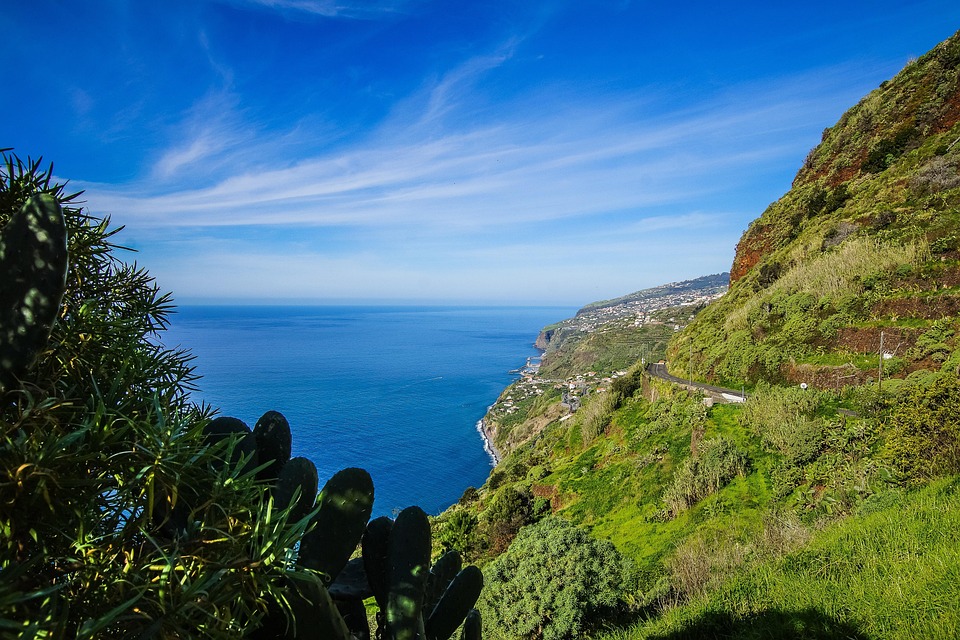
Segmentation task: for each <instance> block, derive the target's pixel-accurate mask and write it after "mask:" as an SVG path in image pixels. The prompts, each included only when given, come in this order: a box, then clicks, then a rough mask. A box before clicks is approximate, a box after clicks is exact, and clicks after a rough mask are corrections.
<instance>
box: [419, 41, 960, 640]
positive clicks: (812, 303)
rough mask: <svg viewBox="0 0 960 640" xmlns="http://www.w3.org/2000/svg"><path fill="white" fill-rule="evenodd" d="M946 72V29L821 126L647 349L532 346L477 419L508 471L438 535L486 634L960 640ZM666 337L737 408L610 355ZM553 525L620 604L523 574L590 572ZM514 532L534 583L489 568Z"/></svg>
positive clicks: (954, 275) (953, 200)
mask: <svg viewBox="0 0 960 640" xmlns="http://www.w3.org/2000/svg"><path fill="white" fill-rule="evenodd" d="M958 66H960V34H958V36H955V37H954V38H952V39H950V40H948V41H947V42H945V43H943V44H941V45H940V46H938V47H937V48H936V49H934V50H933V51H932V52H931V53H929V54H928V55H926V56H924V57H922V58H920V59H919V60H917V61H915V62H913V63H911V64H910V65H909V66H908V67H907V68H906V69H904V70H903V72H902V73H901V74H899V75H898V76H897V77H896V78H895V79H893V80H891V81H890V82H887V83H884V85H883V86H882V87H881V88H879V89H878V90H877V91H875V92H874V93H872V94H870V95H869V96H867V97H866V98H865V99H864V100H863V101H862V102H861V103H860V104H858V105H857V106H855V107H854V108H853V109H851V111H850V112H848V113H847V114H846V115H844V117H843V118H841V120H840V122H839V123H838V124H837V125H836V126H834V127H833V128H831V129H828V130H827V131H825V133H824V138H823V142H822V143H821V144H820V145H819V146H818V147H817V148H816V149H815V150H813V151H812V152H811V153H810V156H809V157H808V158H807V160H806V162H805V163H804V166H803V168H802V169H801V170H800V172H799V173H798V175H797V178H796V180H795V183H794V186H793V188H792V189H791V191H790V192H788V193H787V194H785V195H784V196H783V197H782V198H781V199H780V200H778V201H777V202H775V203H773V204H772V205H771V206H770V207H769V208H768V209H767V211H765V212H764V213H763V215H762V216H761V217H760V218H759V219H758V220H757V221H755V222H754V223H753V224H752V225H751V226H750V228H749V229H748V230H747V232H746V233H745V234H744V237H743V239H742V240H741V241H740V244H739V246H738V250H737V257H736V260H735V263H734V265H733V268H732V270H731V280H732V284H731V287H730V290H729V292H728V293H726V294H725V295H723V296H722V297H720V298H719V299H717V300H716V301H714V302H712V303H710V304H708V305H706V306H705V307H704V306H694V307H688V308H684V309H674V310H669V311H664V312H663V313H666V314H668V315H670V317H673V318H674V321H673V322H671V323H669V324H665V325H661V326H660V327H661V329H666V330H667V331H665V332H664V333H662V334H656V335H653V334H651V333H650V332H651V329H652V327H651V325H648V324H641V323H638V324H636V325H631V324H630V323H626V322H624V319H623V318H615V319H614V318H610V319H604V318H602V317H600V316H595V317H594V320H591V322H593V323H594V324H593V326H592V329H591V331H590V332H588V333H583V334H582V335H579V334H577V333H576V332H574V331H572V330H570V329H569V327H570V326H573V325H572V324H571V323H572V321H573V320H576V319H571V321H565V323H567V324H565V323H558V325H555V326H552V327H549V328H548V329H547V330H546V331H545V334H542V335H541V339H544V338H546V342H547V344H546V346H547V347H548V352H547V357H546V359H545V362H544V365H543V367H542V368H541V370H540V371H539V372H537V373H536V374H532V375H528V376H527V378H526V379H525V380H523V381H521V382H519V383H517V384H516V385H514V386H512V387H510V388H509V389H508V390H507V391H506V392H505V393H504V396H502V397H501V400H500V401H498V404H497V405H495V406H494V408H493V409H491V412H490V414H488V416H487V422H488V427H489V428H490V431H491V432H492V435H493V439H494V443H495V444H496V445H497V446H499V447H500V448H501V450H502V453H504V454H505V455H504V457H503V460H502V462H501V463H500V464H499V465H498V466H497V467H496V468H495V469H494V470H493V472H492V473H491V475H490V478H489V479H488V481H487V482H486V484H485V485H484V486H483V487H481V488H479V489H470V490H468V491H467V492H466V493H465V494H464V496H463V498H462V499H461V501H460V503H459V504H457V505H455V506H454V507H453V508H451V509H450V510H448V511H447V512H446V513H444V514H442V515H441V516H440V517H439V518H438V519H437V537H438V540H439V541H440V543H441V545H444V546H447V547H451V548H456V549H459V550H461V551H462V552H463V553H464V554H465V555H466V556H467V557H469V558H472V559H475V560H477V561H478V562H480V563H487V562H489V563H491V564H490V565H489V568H488V569H487V570H485V572H486V575H487V579H488V581H489V582H490V583H491V584H493V585H494V586H493V590H492V592H493V593H497V594H501V595H500V596H498V598H499V599H500V600H501V601H502V600H503V599H504V598H508V599H509V598H510V595H509V594H516V595H515V600H514V599H511V601H510V606H509V607H508V608H507V609H506V610H509V611H511V612H513V614H512V615H513V616H514V618H513V620H511V619H505V618H503V616H498V615H497V614H496V613H495V612H493V611H490V610H489V608H490V607H492V606H494V605H493V603H489V602H488V603H487V604H486V605H484V606H486V607H488V611H487V614H488V615H487V616H486V618H485V619H487V620H489V621H490V624H489V625H488V626H487V628H486V632H487V633H488V635H490V636H491V637H494V638H501V637H502V638H519V637H535V638H547V637H570V635H571V634H573V635H576V634H580V635H582V636H590V635H591V634H592V635H593V636H597V635H598V634H599V635H600V636H603V637H609V638H611V639H618V640H623V639H627V638H631V639H632V638H699V637H732V638H739V637H743V638H761V637H785V638H806V637H828V638H867V637H871V638H888V637H898V638H913V637H931V638H932V637H960V617H958V616H957V615H956V611H955V610H956V602H960V580H958V579H957V578H958V576H960V573H958V572H960V558H958V555H957V552H956V542H957V540H956V535H955V532H956V530H957V524H958V523H957V517H958V513H960V511H958V507H960V504H958V502H957V495H958V494H957V483H958V482H960V480H958V478H960V476H958V474H960V379H958V371H960V349H958V344H957V334H958V330H960V322H958V318H957V311H958V309H960V124H958V121H960V79H958ZM608 306H609V303H608V302H604V303H598V304H596V305H591V306H589V307H587V308H586V309H588V310H589V311H590V312H592V313H601V312H603V311H604V310H605V309H607V308H608ZM585 315H587V314H585ZM691 316H693V317H692V318H691ZM578 318H580V315H579V314H578ZM665 319H666V318H665V317H663V316H661V317H660V320H661V321H662V320H665ZM581 322H582V319H581ZM674 322H675V323H674ZM687 322H689V324H686V323H687ZM684 324H686V326H685V327H681V326H679V325H684ZM674 329H680V330H676V331H675V330H674ZM668 336H669V339H670V342H669V347H668V349H667V352H666V354H667V356H668V361H669V367H670V369H671V370H673V371H674V372H675V373H676V374H677V375H678V376H681V377H683V378H687V377H688V376H691V375H692V377H693V378H694V379H699V380H702V381H705V382H713V383H721V384H724V385H726V386H731V387H734V388H737V389H739V388H741V385H744V386H746V387H747V389H748V390H749V392H750V393H749V394H748V395H749V397H748V399H747V401H746V402H745V403H742V404H740V403H732V404H723V403H718V402H715V401H714V400H715V399H716V398H719V397H721V396H719V395H718V394H713V395H712V396H711V397H710V398H708V397H705V396H704V395H703V394H702V393H699V392H696V391H689V390H688V389H687V388H685V387H683V386H679V385H671V384H670V383H668V382H666V381H663V380H659V379H655V378H652V377H650V376H649V375H647V373H646V371H645V368H644V366H643V361H642V360H641V361H636V358H637V353H635V352H634V353H630V350H629V349H628V348H625V346H624V345H633V346H634V347H639V346H641V345H642V346H646V347H648V348H649V351H646V352H645V353H641V354H640V355H641V356H646V360H650V359H652V358H656V357H659V355H658V347H657V346H656V343H657V341H658V340H663V339H665V338H667V337H668ZM629 358H633V359H634V363H633V364H632V365H631V366H629V367H627V366H626V365H627V360H628V359H629ZM614 363H615V364H614ZM548 373H549V374H551V375H552V377H548V376H547V374H548ZM801 382H803V383H806V385H804V386H803V387H801V385H799V384H797V383H801ZM556 516H559V517H561V518H563V519H565V520H567V521H568V522H570V523H572V524H573V525H575V526H576V527H579V529H578V530H579V531H581V532H584V531H585V532H588V533H589V534H590V536H592V538H595V539H602V540H608V541H610V542H612V543H613V544H614V546H615V548H616V550H617V552H618V553H619V554H621V555H622V558H621V556H618V555H616V554H608V560H607V562H608V563H609V565H610V566H611V567H617V572H616V576H615V581H616V584H617V588H618V589H619V593H620V597H619V598H614V599H608V600H606V601H605V602H604V603H603V606H602V607H601V606H598V605H596V604H591V603H589V602H588V599H587V598H586V597H585V596H584V595H583V592H582V591H577V590H576V589H573V588H571V589H570V590H567V591H563V590H560V589H558V588H557V587H556V586H555V585H554V583H553V582H551V580H550V579H549V577H542V576H544V575H545V574H543V573H542V572H543V571H544V567H548V566H556V567H560V566H564V567H568V566H570V565H569V561H568V558H569V557H570V555H571V554H574V555H577V554H579V555H577V557H581V558H583V561H582V566H583V567H591V566H594V564H595V558H596V557H598V555H600V553H599V552H597V551H590V549H591V548H592V547H590V545H589V544H586V543H584V542H583V537H582V536H580V537H578V536H575V535H573V534H569V535H568V534H565V535H566V538H564V539H566V540H571V541H573V540H578V541H579V542H577V543H575V544H574V543H573V542H571V543H569V544H567V545H566V546H564V544H561V543H559V542H557V540H558V539H559V538H558V534H557V533H556V532H555V526H554V524H552V523H553V518H555V517H556ZM541 521H544V522H548V523H551V524H549V525H546V526H543V527H540V526H538V527H529V528H525V527H528V525H532V524H534V523H537V522H541ZM518 533H520V537H519V538H518V540H520V541H521V542H520V548H523V549H538V550H540V551H537V553H538V554H546V555H547V556H548V557H547V558H541V559H540V560H539V561H538V562H534V563H533V566H532V567H531V568H530V569H529V571H530V572H533V573H535V574H536V575H537V576H541V577H538V578H537V579H536V580H537V581H538V582H536V584H532V581H531V580H529V579H526V578H525V577H524V576H518V575H511V574H510V573H509V572H505V571H504V567H506V566H509V567H515V566H521V565H520V564H519V562H518V560H517V558H516V556H517V555H519V551H516V550H514V549H513V548H512V547H511V542H512V540H513V539H514V537H516V536H517V535H518ZM588 539H589V538H588ZM508 549H509V550H510V551H508V552H507V554H505V555H504V552H505V551H507V550H508ZM543 550H546V551H543ZM607 553H608V552H607V551H604V554H607ZM554 556H555V557H554ZM501 557H503V558H506V560H500V559H499V558H501ZM621 563H626V564H627V565H629V567H630V568H629V569H628V570H627V569H624V570H621V569H620V567H621V566H622V565H621ZM623 566H626V565H623ZM558 570H559V569H558ZM563 571H569V569H563ZM571 573H572V575H571V576H570V578H569V581H570V583H571V584H581V585H582V584H583V582H582V581H583V580H587V579H588V578H589V575H590V574H589V571H587V570H586V569H584V571H582V572H571ZM573 574H576V575H573ZM547 575H548V574H547ZM607 578H608V579H609V578H610V576H607ZM537 585H539V586H537ZM604 589H609V584H607V583H604ZM504 594H505V595H504ZM578 594H579V595H578ZM520 618H522V619H524V620H527V619H533V620H535V621H537V622H536V624H534V625H533V626H531V627H528V628H529V629H533V631H531V632H529V633H527V634H526V635H524V634H521V633H519V632H518V631H517V629H519V628H520V627H518V626H516V624H515V620H517V619H520ZM557 620H563V621H564V622H563V625H560V623H558V622H557V623H555V621H557ZM604 634H606V635H604Z"/></svg>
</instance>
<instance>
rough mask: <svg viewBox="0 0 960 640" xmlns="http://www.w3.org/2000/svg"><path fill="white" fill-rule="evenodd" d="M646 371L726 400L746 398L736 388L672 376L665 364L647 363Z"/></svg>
mask: <svg viewBox="0 0 960 640" xmlns="http://www.w3.org/2000/svg"><path fill="white" fill-rule="evenodd" d="M647 373H648V374H650V375H651V376H652V377H654V378H660V379H661V380H666V381H667V382H672V383H673V384H678V385H681V386H684V387H687V388H688V389H699V390H701V391H707V392H709V393H712V394H716V395H719V396H720V397H721V398H722V399H723V400H725V401H726V402H743V401H744V400H746V395H745V394H744V393H743V392H741V391H738V390H736V389H727V388H725V387H715V386H713V385H711V384H703V383H702V382H691V381H690V380H687V379H685V378H678V377H677V376H672V375H670V374H669V373H667V365H665V364H660V363H650V364H648V365H647Z"/></svg>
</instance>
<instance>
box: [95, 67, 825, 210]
mask: <svg viewBox="0 0 960 640" xmlns="http://www.w3.org/2000/svg"><path fill="white" fill-rule="evenodd" d="M808 80H809V79H803V84H804V86H806V87H807V89H808V93H805V94H802V95H799V96H798V95H787V96H785V95H784V94H783V92H782V87H781V86H779V85H778V86H775V87H772V88H769V89H768V90H767V91H766V92H758V91H755V92H753V93H752V94H751V95H748V96H747V95H745V96H741V101H740V102H734V101H730V100H729V99H724V100H723V101H721V103H719V104H718V103H716V102H712V103H709V104H702V105H697V108H695V109H691V110H689V111H687V112H685V113H680V114H676V115H651V116H650V117H649V118H648V119H643V118H642V117H641V118H637V117H636V115H635V114H632V113H631V114H626V115H625V113H624V112H625V111H627V110H626V109H624V106H623V102H624V101H629V100H630V97H629V96H626V97H617V99H616V101H612V100H611V99H609V98H608V99H607V101H606V102H600V103H597V104H588V103H586V100H584V101H582V102H581V103H580V104H574V105H571V106H569V107H567V108H564V106H563V105H550V106H551V107H552V108H551V109H549V110H547V111H545V112H543V113H537V114H529V113H510V111H509V109H505V110H504V111H505V113H506V114H507V115H505V116H502V117H497V118H491V119H490V120H489V121H487V122H479V123H475V124H470V123H466V122H459V123H451V122H450V120H451V119H453V116H452V115H450V113H451V112H452V110H453V109H455V107H456V104H457V101H453V102H447V106H445V107H444V109H445V110H446V111H447V112H448V115H447V116H446V118H444V122H443V124H442V125H438V124H437V122H436V121H434V122H433V123H432V124H431V125H430V126H429V127H426V126H424V125H423V124H422V123H423V120H422V119H420V118H417V119H412V120H410V121H408V122H407V126H406V127H403V126H401V124H400V123H398V122H397V121H395V120H391V121H390V122H389V124H388V125H385V126H384V127H382V128H381V129H379V130H377V131H375V132H373V133H372V134H371V135H369V136H367V137H366V138H365V139H363V140H361V141H359V142H356V143H354V144H353V145H351V146H349V147H346V148H342V147H341V148H337V149H335V150H333V151H330V152H328V153H321V154H318V155H316V156H314V157H311V158H307V159H304V160H302V161H300V162H298V163H296V164H295V165H293V166H289V167H282V168H271V167H270V166H251V164H250V163H249V162H246V163H244V162H238V166H242V167H244V169H245V170H244V171H243V172H241V173H237V174H235V175H231V176H228V177H226V178H224V179H222V180H219V181H217V182H215V183H213V184H209V185H207V186H204V187H201V188H196V189H189V190H167V191H165V190H158V189H157V186H156V185H154V184H150V183H142V184H133V185H122V186H111V185H94V184H89V185H83V186H84V187H85V188H86V189H87V191H88V194H89V195H90V197H91V202H93V203H95V204H96V205H97V206H98V207H100V208H102V209H104V210H108V211H115V212H117V213H121V212H122V213H123V214H124V215H126V216H129V217H131V219H135V220H136V221H137V224H138V225H157V226H165V225H177V226H184V225H187V226H219V225H237V224H241V225H277V224H280V225H283V224H298V225H303V224H306V225H359V226H371V225H383V224H387V225H402V224H431V225H437V226H439V227H441V228H448V227H449V228H464V227H476V226H481V227H482V226H485V225H490V224H499V223H501V222H504V221H512V222H516V221H527V222H530V221H547V220H556V219H564V218H569V217H576V216H585V215H586V216H588V215H595V214H598V213H603V212H608V211H619V210H624V209H647V208H651V207H656V206H658V205H666V204H671V203H676V202H681V201H696V200H697V199H701V198H703V197H705V196H707V195H708V194H710V193H712V192H715V191H717V190H722V189H724V188H726V186H727V182H728V181H729V180H731V179H734V180H736V179H737V174H738V173H740V172H747V171H751V170H753V168H754V167H762V166H763V164H764V163H765V162H768V161H771V160H773V159H776V158H782V157H784V156H785V155H791V154H792V155H796V149H795V146H794V145H793V144H792V143H791V142H790V138H791V136H790V135H787V137H786V139H785V138H784V135H783V132H782V131H780V130H782V129H783V128H785V127H786V128H790V129H794V130H795V131H796V135H801V134H805V133H808V132H809V127H810V125H811V124H812V123H813V122H816V121H818V120H819V119H820V118H822V117H823V113H824V110H825V106H824V104H823V103H820V101H823V102H825V103H829V104H831V105H832V104H833V102H835V98H833V97H832V96H830V97H831V99H830V100H826V101H824V94H828V95H829V93H830V92H831V91H837V90H838V87H835V86H830V85H829V84H827V85H824V84H823V83H820V84H812V83H810V82H809V81H808ZM464 100H466V98H464ZM638 101H639V100H638ZM200 111H201V112H207V111H208V109H206V108H204V109H202V110H200ZM641 111H642V108H641ZM239 130H240V128H239V127H237V126H236V123H235V122H232V121H229V120H226V121H224V122H223V124H222V125H221V126H214V125H208V126H207V127H205V128H202V129H200V130H199V131H197V134H196V137H194V138H193V139H192V140H189V141H187V142H186V143H185V146H183V147H175V148H172V149H171V150H170V151H168V152H167V153H166V154H165V155H164V156H163V157H162V158H161V159H160V161H159V162H158V163H157V167H156V174H157V175H171V174H172V173H174V172H175V171H176V170H177V169H179V168H182V167H184V166H186V165H188V164H192V165H196V164H197V163H198V162H199V161H201V160H210V161H211V162H216V158H215V157H214V156H215V155H216V154H217V153H218V152H224V153H226V152H227V150H228V149H227V148H228V147H229V146H230V145H231V144H233V145H234V146H239V142H238V141H240V140H243V141H245V142H244V147H245V146H246V144H247V143H249V142H250V138H251V137H252V136H251V135H247V134H243V133H238V131H239ZM417 132H422V133H423V138H422V139H421V138H419V137H418V135H417ZM772 133H776V135H772ZM765 137H766V139H764V138H765ZM793 137H794V138H795V137H796V136H793ZM259 143H261V144H263V141H259ZM252 155H254V156H255V155H256V154H252ZM230 157H231V158H233V159H237V157H236V155H230ZM264 157H268V158H269V157H270V156H269V154H267V155H265V156H264Z"/></svg>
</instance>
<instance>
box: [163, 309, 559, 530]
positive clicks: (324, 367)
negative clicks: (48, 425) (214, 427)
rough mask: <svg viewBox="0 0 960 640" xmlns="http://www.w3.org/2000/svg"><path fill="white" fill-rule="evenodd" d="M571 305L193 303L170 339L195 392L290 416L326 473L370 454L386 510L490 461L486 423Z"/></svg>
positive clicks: (438, 491) (367, 465)
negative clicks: (185, 353)
mask: <svg viewBox="0 0 960 640" xmlns="http://www.w3.org/2000/svg"><path fill="white" fill-rule="evenodd" d="M575 311H576V309H571V308H566V307H489V308H488V307H369V306H363V307H346V306H343V307H335V306H323V307H290V306H283V307H265V306H247V307H234V306H209V307H205V306H186V307H180V308H179V310H178V313H177V314H175V315H174V316H173V317H172V323H171V325H172V326H171V328H170V330H169V331H167V332H166V334H165V335H164V338H163V342H164V344H166V345H167V346H176V345H180V346H183V347H186V348H188V349H189V350H190V351H191V352H192V353H193V354H194V355H195V356H196V360H195V362H194V364H195V365H196V367H197V372H198V373H199V374H200V375H201V376H202V379H201V380H200V382H199V386H200V392H199V393H195V394H194V395H193V398H194V400H195V401H198V402H199V401H205V402H207V403H209V404H210V405H212V406H214V407H218V408H220V410H221V414H222V415H228V416H233V417H236V418H240V419H241V420H243V421H244V422H246V423H247V424H248V425H250V427H251V428H252V427H253V425H254V424H255V423H256V421H257V419H258V418H259V417H260V416H261V415H262V414H263V413H264V412H266V411H269V410H271V409H272V410H276V411H279V412H281V413H282V414H284V415H285V416H286V417H287V420H289V422H290V427H291V429H292V431H293V455H295V456H304V457H307V458H309V459H311V460H312V461H313V462H314V463H315V464H316V465H317V471H318V472H319V474H320V483H321V485H322V484H323V483H324V482H325V481H326V480H327V479H328V478H329V477H330V476H331V475H333V473H335V472H336V471H337V470H339V469H342V468H344V467H363V468H364V469H366V470H367V471H369V472H370V475H371V476H373V482H374V486H375V488H376V499H375V502H374V515H384V514H391V513H393V512H394V511H395V510H397V509H401V508H403V507H406V506H408V505H411V504H417V505H420V506H421V507H422V508H423V509H424V510H425V511H427V512H428V513H439V512H440V511H442V510H443V509H445V508H446V507H448V506H449V505H451V504H453V503H454V502H456V501H457V499H458V498H459V497H460V495H461V494H462V493H463V490H464V489H466V488H467V487H469V486H480V485H481V484H483V482H484V481H485V480H486V477H487V474H488V473H489V472H490V464H491V462H490V459H489V457H488V456H487V454H486V453H485V452H484V449H483V442H482V440H481V437H480V434H479V432H478V431H477V422H478V421H479V420H480V418H482V417H483V415H484V414H485V413H486V410H487V407H488V406H490V405H491V404H493V402H494V401H495V400H496V399H497V396H498V395H499V394H500V392H501V391H502V390H503V388H504V387H506V386H507V385H508V384H510V383H511V382H512V381H514V380H515V379H516V378H517V374H515V373H510V372H511V371H514V370H516V369H518V368H520V367H521V366H523V365H524V364H526V359H527V357H528V356H535V355H538V352H537V350H536V349H534V348H533V341H534V340H535V339H536V337H537V333H538V332H539V331H540V329H541V328H542V327H544V326H545V325H547V324H550V323H552V322H556V321H558V320H562V319H564V318H567V317H570V316H571V315H573V313H574V312H575Z"/></svg>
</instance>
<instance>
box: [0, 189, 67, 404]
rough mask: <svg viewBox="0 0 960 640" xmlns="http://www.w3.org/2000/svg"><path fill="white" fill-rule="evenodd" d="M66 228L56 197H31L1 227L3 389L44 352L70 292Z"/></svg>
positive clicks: (0, 357) (0, 385)
mask: <svg viewBox="0 0 960 640" xmlns="http://www.w3.org/2000/svg"><path fill="white" fill-rule="evenodd" d="M66 278H67V227H66V222H65V221H64V218H63V211H62V210H61V208H60V204H59V203H58V202H57V200H56V198H54V197H53V196H51V195H46V194H44V195H37V196H34V197H32V198H30V199H29V200H28V201H27V202H26V204H24V206H23V208H21V209H20V211H18V212H17V213H16V214H14V215H13V217H11V218H10V220H9V222H7V224H6V225H5V226H4V227H3V229H0V389H5V388H11V387H12V386H13V385H15V384H16V381H17V379H18V378H19V377H20V376H22V375H23V374H24V373H25V372H26V371H27V369H29V367H30V366H31V365H32V364H33V362H34V361H35V360H36V358H37V355H38V354H39V353H40V352H41V351H43V349H44V347H45V346H46V344H47V341H48V340H49V339H50V330H51V329H52V328H53V323H54V321H55V320H56V319H57V314H58V312H59V310H60V302H61V301H62V299H63V292H64V290H65V289H66Z"/></svg>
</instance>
